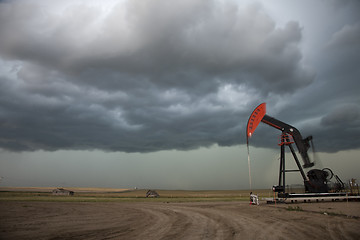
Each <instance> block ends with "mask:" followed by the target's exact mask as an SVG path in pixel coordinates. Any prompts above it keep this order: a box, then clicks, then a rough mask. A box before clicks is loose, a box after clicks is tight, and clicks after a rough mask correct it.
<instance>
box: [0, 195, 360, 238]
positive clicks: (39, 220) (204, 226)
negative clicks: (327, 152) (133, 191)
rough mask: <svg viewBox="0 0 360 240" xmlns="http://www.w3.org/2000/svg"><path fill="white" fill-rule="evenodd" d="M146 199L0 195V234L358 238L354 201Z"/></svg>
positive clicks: (359, 205) (359, 214) (359, 213)
mask: <svg viewBox="0 0 360 240" xmlns="http://www.w3.org/2000/svg"><path fill="white" fill-rule="evenodd" d="M0 200H1V199H0ZM147 200H151V199H143V201H142V202H106V201H102V202H66V201H55V202H48V201H33V200H29V201H8V200H4V199H3V200H2V201H0V239H295V240H296V239H299V240H300V239H301V240H302V239H360V202H327V203H303V204H287V205H286V204H277V205H276V206H275V205H267V204H265V203H261V204H260V205H259V206H250V205H249V204H248V202H247V201H210V202H193V201H187V202H169V201H167V200H166V199H161V198H159V201H157V202H151V201H147ZM161 200H162V201H161Z"/></svg>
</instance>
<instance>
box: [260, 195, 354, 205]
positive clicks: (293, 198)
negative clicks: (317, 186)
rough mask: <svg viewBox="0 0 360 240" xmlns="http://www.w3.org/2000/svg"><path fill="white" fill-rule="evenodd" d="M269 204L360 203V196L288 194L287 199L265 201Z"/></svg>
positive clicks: (267, 199)
mask: <svg viewBox="0 0 360 240" xmlns="http://www.w3.org/2000/svg"><path fill="white" fill-rule="evenodd" d="M265 200H266V202H267V203H268V204H272V203H275V202H276V203H310V202H335V201H354V200H356V201H359V200H360V196H352V195H349V193H345V192H341V193H303V194H287V197H279V198H276V199H275V200H274V199H273V198H266V199H265Z"/></svg>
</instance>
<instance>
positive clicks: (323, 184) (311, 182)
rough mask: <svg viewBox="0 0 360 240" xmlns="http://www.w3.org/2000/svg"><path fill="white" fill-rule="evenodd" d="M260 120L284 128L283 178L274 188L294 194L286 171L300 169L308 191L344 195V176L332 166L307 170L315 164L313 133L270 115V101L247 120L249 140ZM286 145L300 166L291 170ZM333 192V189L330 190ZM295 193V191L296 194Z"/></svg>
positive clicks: (277, 190) (280, 128)
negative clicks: (311, 155) (311, 150)
mask: <svg viewBox="0 0 360 240" xmlns="http://www.w3.org/2000/svg"><path fill="white" fill-rule="evenodd" d="M260 122H263V123H265V124H267V125H269V126H271V127H274V128H276V129H278V130H280V131H281V132H282V134H281V137H280V143H279V145H280V171H279V182H278V185H277V186H274V187H273V190H274V191H275V192H277V193H278V197H279V198H289V197H290V198H291V197H292V194H291V193H287V192H286V185H285V173H286V172H295V171H298V172H300V174H301V176H302V179H303V181H304V187H305V194H308V195H309V194H310V195H311V194H315V195H318V194H325V195H342V194H345V193H340V191H341V190H342V189H344V183H343V182H342V181H341V179H340V178H339V177H338V176H337V175H334V174H333V172H332V171H331V170H330V169H329V168H324V169H322V170H321V169H311V170H309V171H308V172H307V174H305V171H304V169H310V168H312V167H313V166H314V162H312V161H311V160H310V158H309V156H308V150H309V148H310V142H311V141H312V136H308V137H306V138H303V137H302V136H301V133H300V132H299V130H298V129H296V128H295V127H293V126H291V125H289V124H287V123H284V122H282V121H280V120H277V119H275V118H273V117H270V116H269V115H267V114H266V103H262V104H260V105H259V106H258V107H257V108H255V110H254V111H253V112H252V114H251V116H250V118H249V121H248V124H247V131H246V135H247V140H248V139H249V138H250V137H251V136H252V134H253V133H254V131H255V129H256V127H257V126H258V125H259V123H260ZM293 144H295V145H296V147H297V149H298V151H299V154H300V156H301V158H302V161H303V163H304V164H303V166H301V164H300V161H299V159H298V157H297V155H296V153H295V150H294V147H293ZM285 146H288V147H289V149H290V151H291V153H292V155H293V157H294V160H295V163H296V165H297V167H298V169H296V170H287V169H286V168H285ZM333 176H335V179H336V183H335V184H334V187H333V188H332V189H331V188H329V182H330V179H331V178H332V177H333ZM330 192H331V193H330ZM294 195H295V194H294Z"/></svg>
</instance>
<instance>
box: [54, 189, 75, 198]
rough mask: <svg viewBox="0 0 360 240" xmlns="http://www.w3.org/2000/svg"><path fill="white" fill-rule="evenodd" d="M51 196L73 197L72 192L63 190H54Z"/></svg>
mask: <svg viewBox="0 0 360 240" xmlns="http://www.w3.org/2000/svg"><path fill="white" fill-rule="evenodd" d="M52 194H53V195H63V196H72V195H74V192H73V191H70V190H66V189H64V188H56V189H54V190H53V191H52Z"/></svg>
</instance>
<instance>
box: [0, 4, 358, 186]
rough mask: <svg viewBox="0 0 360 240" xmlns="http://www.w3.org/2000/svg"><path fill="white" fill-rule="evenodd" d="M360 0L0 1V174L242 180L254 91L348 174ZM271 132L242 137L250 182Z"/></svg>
mask: <svg viewBox="0 0 360 240" xmlns="http://www.w3.org/2000/svg"><path fill="white" fill-rule="evenodd" d="M359 12H360V2H359V1H357V0H353V1H352V0H329V1H322V0H316V1H313V0H312V1H310V0H306V1H286V0H266V1H265V0H264V1H250V0H249V1H239V0H237V1H236V0H218V1H216V0H213V1H211V0H181V1H167V0H128V1H126V0H122V1H95V0H94V1H85V0H84V1H81V0H77V1H70V0H69V1H45V0H14V1H0V149H1V151H0V176H2V177H4V179H3V180H2V182H1V183H0V186H1V185H3V186H4V185H7V186H10V185H11V186H15V185H16V186H25V185H26V186H34V185H36V186H40V185H41V186H55V185H57V186H60V185H63V186H100V187H134V186H138V187H143V188H176V189H226V188H228V189H233V188H235V189H236V188H246V187H248V169H247V153H246V147H245V144H246V139H245V136H246V135H245V130H246V123H247V120H248V118H249V116H250V113H251V112H252V110H253V109H254V108H255V107H256V106H257V105H259V104H260V103H262V102H266V103H267V110H268V111H267V113H268V115H271V116H273V117H275V118H277V119H280V120H282V121H284V122H286V123H289V124H291V125H293V126H295V127H297V128H298V129H299V130H300V132H301V133H302V134H303V135H304V136H308V135H313V137H314V144H315V147H316V150H317V151H318V152H319V155H320V156H322V157H324V158H326V159H323V160H322V163H323V165H326V166H328V165H332V166H334V168H337V169H333V170H334V172H336V171H337V170H338V171H340V172H341V174H342V175H343V176H342V177H343V178H344V179H345V180H347V179H349V178H351V177H355V178H357V177H358V178H360V175H359V173H355V172H354V171H353V169H354V168H357V169H359V167H360V164H359V161H358V156H359V154H360V151H359V147H360V140H359V136H360V106H359V103H360V94H359V92H360V91H359V90H360V79H359V78H360V68H359V62H360V41H359V39H360V15H359ZM279 134H280V132H278V131H277V130H275V129H272V128H270V127H268V126H265V125H264V124H260V125H259V128H258V129H257V131H256V133H255V134H254V135H253V137H252V139H251V140H250V144H251V147H250V154H251V158H254V160H252V162H253V164H254V166H252V168H253V169H254V170H253V171H255V173H257V178H258V179H257V180H254V184H255V185H254V186H255V187H267V184H268V183H269V181H270V182H271V181H273V180H274V181H275V182H276V179H277V169H278V166H277V164H278V162H277V158H278V149H277V145H276V144H277V141H278V135H279ZM266 158H270V159H266ZM327 159H330V160H327ZM331 159H338V160H337V161H336V160H331ZM269 169H271V170H269ZM351 174H352V175H351ZM354 174H355V176H354ZM356 174H358V175H356ZM260 176H262V177H260ZM271 184H272V182H271V183H269V187H271Z"/></svg>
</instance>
